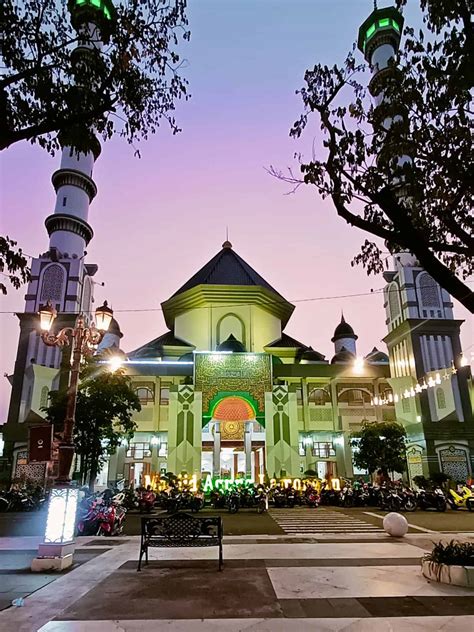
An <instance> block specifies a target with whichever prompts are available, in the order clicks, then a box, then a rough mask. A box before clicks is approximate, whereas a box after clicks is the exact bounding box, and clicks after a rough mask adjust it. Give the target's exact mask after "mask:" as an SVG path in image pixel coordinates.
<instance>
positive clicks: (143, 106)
mask: <svg viewBox="0 0 474 632" xmlns="http://www.w3.org/2000/svg"><path fill="white" fill-rule="evenodd" d="M97 4H98V3H97V2H92V0H81V1H79V0H69V2H67V1H66V0H4V1H3V2H2V3H1V7H0V16H1V24H2V27H3V28H2V51H1V60H2V62H1V63H2V66H3V69H2V77H1V79H0V149H5V148H7V147H10V146H11V145H13V144H14V143H16V142H18V141H20V140H28V141H30V142H32V143H35V142H37V143H39V145H40V146H41V147H43V148H45V149H47V150H48V151H50V152H51V153H53V152H54V151H55V150H57V149H59V147H60V146H62V145H64V144H66V145H69V146H73V147H74V148H76V149H77V150H83V151H84V150H90V149H92V148H94V146H95V145H96V143H95V140H94V137H93V134H92V133H90V134H86V133H84V131H85V130H93V129H94V130H95V131H96V132H97V133H98V134H99V135H100V136H102V138H103V139H104V140H106V139H109V138H111V137H112V136H113V135H114V134H119V135H120V136H123V137H125V138H126V139H127V140H128V142H129V143H134V142H135V141H137V140H139V139H140V138H145V139H146V138H147V136H148V135H149V134H154V133H155V132H156V130H157V128H158V126H159V124H160V122H161V119H163V118H164V119H166V120H167V121H168V123H169V124H170V126H171V129H172V130H173V132H178V131H179V129H178V127H177V125H176V122H175V119H174V118H173V116H172V112H173V110H174V109H175V103H176V101H177V100H178V99H180V98H183V97H184V98H187V81H186V80H185V79H184V78H182V77H181V76H180V74H179V70H180V67H181V66H182V62H181V61H180V57H179V55H178V53H177V52H176V47H177V45H178V41H179V39H180V38H182V39H184V40H188V39H189V36H190V33H189V31H188V29H187V24H188V22H187V18H186V13H185V11H186V0H148V1H147V2H143V1H141V0H123V1H122V2H120V3H116V4H117V6H116V7H115V8H114V7H113V5H112V3H111V2H109V0H101V3H100V6H101V9H102V13H103V20H102V23H103V28H102V32H103V33H105V39H106V40H108V41H106V43H105V45H104V47H103V48H102V50H98V49H97V48H95V47H94V45H93V39H92V38H93V35H91V34H88V33H84V32H81V35H80V38H79V35H78V33H77V31H76V30H75V29H74V25H73V23H72V22H74V17H73V19H72V20H71V15H70V13H69V9H73V10H74V11H75V12H77V11H86V10H97ZM104 6H105V10H104ZM88 7H89V8H88ZM79 43H80V44H81V46H83V47H89V48H90V51H89V53H88V54H85V55H81V56H80V59H79V61H78V57H77V55H75V54H72V55H71V52H72V51H73V49H74V48H76V47H77V45H78V44H79ZM82 50H84V48H83V49H82ZM84 77H86V78H87V80H86V81H84ZM87 87H90V89H86V88H87Z"/></svg>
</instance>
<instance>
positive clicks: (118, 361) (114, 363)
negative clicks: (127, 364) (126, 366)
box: [109, 356, 123, 373]
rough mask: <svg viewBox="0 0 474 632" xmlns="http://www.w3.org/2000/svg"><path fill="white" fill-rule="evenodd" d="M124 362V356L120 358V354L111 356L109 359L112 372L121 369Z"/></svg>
mask: <svg viewBox="0 0 474 632" xmlns="http://www.w3.org/2000/svg"><path fill="white" fill-rule="evenodd" d="M122 364H123V362H122V358H119V357H118V356H113V357H112V358H110V360H109V370H110V371H111V372H112V373H115V371H117V370H118V369H120V367H121V366H122Z"/></svg>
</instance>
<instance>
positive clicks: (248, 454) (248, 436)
mask: <svg viewBox="0 0 474 632" xmlns="http://www.w3.org/2000/svg"><path fill="white" fill-rule="evenodd" d="M244 450H245V477H246V478H252V422H251V421H246V422H245V432H244Z"/></svg>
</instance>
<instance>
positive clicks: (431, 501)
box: [416, 487, 447, 511]
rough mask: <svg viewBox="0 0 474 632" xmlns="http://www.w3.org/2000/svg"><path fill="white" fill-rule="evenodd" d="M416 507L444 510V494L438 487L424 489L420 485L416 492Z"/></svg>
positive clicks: (425, 509)
mask: <svg viewBox="0 0 474 632" xmlns="http://www.w3.org/2000/svg"><path fill="white" fill-rule="evenodd" d="M416 504H417V507H419V508H420V509H423V510H424V511H428V510H430V509H434V510H436V511H446V505H447V503H446V496H445V495H444V492H443V490H442V489H441V488H440V487H435V488H434V489H431V490H426V489H423V488H422V487H420V489H419V490H418V492H417V494H416Z"/></svg>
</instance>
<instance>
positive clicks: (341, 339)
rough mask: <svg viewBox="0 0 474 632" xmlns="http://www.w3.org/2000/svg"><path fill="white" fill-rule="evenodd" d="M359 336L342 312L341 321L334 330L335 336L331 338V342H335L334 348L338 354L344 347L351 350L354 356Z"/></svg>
mask: <svg viewBox="0 0 474 632" xmlns="http://www.w3.org/2000/svg"><path fill="white" fill-rule="evenodd" d="M357 338H358V336H357V335H356V334H355V333H354V330H353V329H352V327H351V326H350V325H349V323H347V322H346V320H345V318H344V314H341V322H340V323H339V325H338V326H337V327H336V329H335V330H334V336H333V337H332V338H331V342H334V349H335V351H336V354H338V353H339V352H340V351H342V349H345V350H346V351H350V352H351V353H352V354H354V356H355V355H356V353H357V352H356V340H357Z"/></svg>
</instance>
